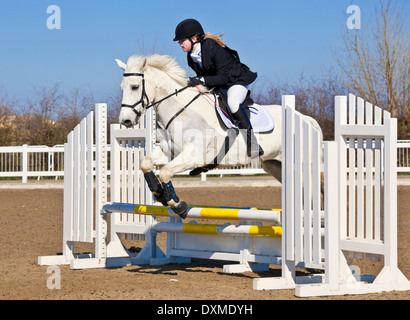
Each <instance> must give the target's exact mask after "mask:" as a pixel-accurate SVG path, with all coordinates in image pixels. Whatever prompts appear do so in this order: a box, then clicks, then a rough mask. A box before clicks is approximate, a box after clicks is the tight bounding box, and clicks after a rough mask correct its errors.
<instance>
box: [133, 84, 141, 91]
mask: <svg viewBox="0 0 410 320" xmlns="http://www.w3.org/2000/svg"><path fill="white" fill-rule="evenodd" d="M139 87H140V85H139V84H133V85H132V86H131V90H138V88H139Z"/></svg>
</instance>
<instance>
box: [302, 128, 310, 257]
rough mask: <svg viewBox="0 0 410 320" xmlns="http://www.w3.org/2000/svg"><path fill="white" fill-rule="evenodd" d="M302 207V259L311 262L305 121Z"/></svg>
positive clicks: (307, 153)
mask: <svg viewBox="0 0 410 320" xmlns="http://www.w3.org/2000/svg"><path fill="white" fill-rule="evenodd" d="M302 126H303V160H304V161H303V188H304V193H303V208H304V217H303V220H304V221H303V225H304V237H303V240H304V245H303V246H304V248H303V252H304V253H303V255H304V261H305V262H308V263H311V262H312V227H311V226H312V221H311V200H312V191H311V167H310V159H311V155H310V150H311V138H310V127H309V126H308V124H307V123H306V122H304V123H303V125H302Z"/></svg>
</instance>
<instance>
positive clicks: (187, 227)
mask: <svg viewBox="0 0 410 320" xmlns="http://www.w3.org/2000/svg"><path fill="white" fill-rule="evenodd" d="M152 229H154V230H155V231H157V232H177V233H195V234H209V235H231V236H242V235H247V236H265V237H272V238H280V237H282V227H279V226H250V225H230V224H226V225H217V224H198V223H172V222H157V223H154V224H153V225H152Z"/></svg>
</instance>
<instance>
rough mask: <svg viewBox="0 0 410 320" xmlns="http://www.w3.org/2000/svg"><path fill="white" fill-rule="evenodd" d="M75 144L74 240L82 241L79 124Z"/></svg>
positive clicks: (74, 137)
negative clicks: (80, 232)
mask: <svg viewBox="0 0 410 320" xmlns="http://www.w3.org/2000/svg"><path fill="white" fill-rule="evenodd" d="M73 144H74V152H73V153H74V161H73V167H74V171H73V177H74V179H73V185H74V189H73V204H74V206H73V231H74V232H73V234H74V236H73V238H74V241H80V234H79V231H80V215H79V213H80V192H81V190H80V188H79V186H80V168H79V165H80V152H79V151H80V150H79V148H78V146H79V145H80V126H79V125H77V126H76V127H75V128H74V136H73Z"/></svg>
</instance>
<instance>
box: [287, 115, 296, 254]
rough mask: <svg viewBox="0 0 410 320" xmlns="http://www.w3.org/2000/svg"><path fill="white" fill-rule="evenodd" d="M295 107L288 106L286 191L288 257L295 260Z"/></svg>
mask: <svg viewBox="0 0 410 320" xmlns="http://www.w3.org/2000/svg"><path fill="white" fill-rule="evenodd" d="M293 110H294V109H293V108H286V130H287V132H288V136H289V137H292V138H291V139H289V141H286V144H287V148H286V157H287V162H286V166H287V167H286V171H287V174H288V176H287V180H288V181H287V183H286V192H287V193H288V194H289V197H288V198H287V200H288V201H287V203H286V210H287V212H288V213H290V214H286V226H285V228H286V239H287V241H286V259H287V260H294V255H295V251H294V250H295V245H294V239H295V236H294V230H295V229H294V204H295V201H294V196H295V194H294V139H293V127H294V112H293Z"/></svg>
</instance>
